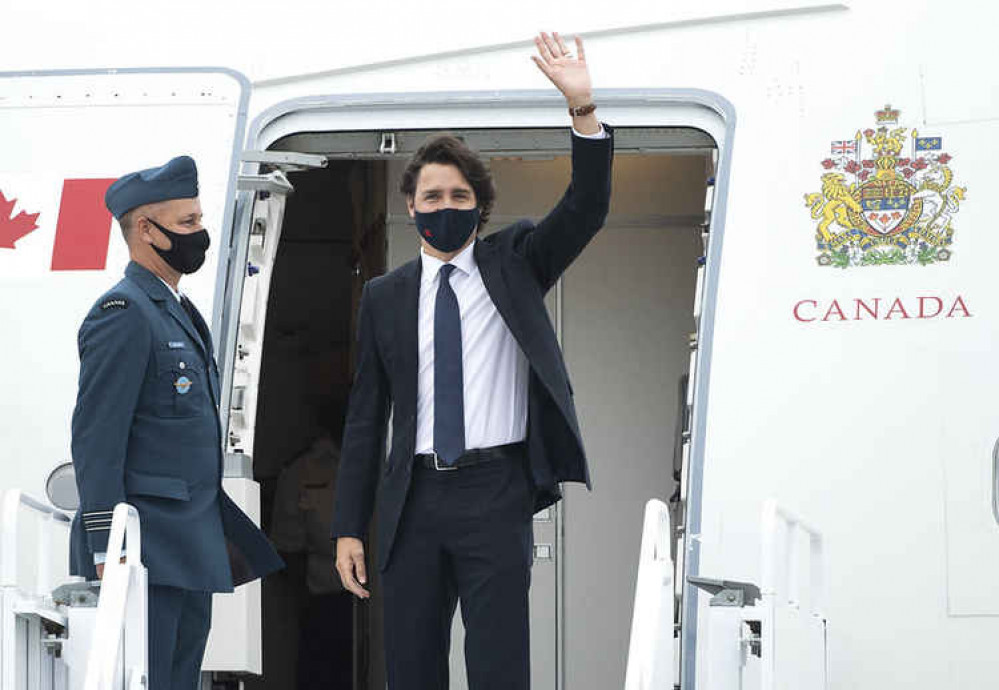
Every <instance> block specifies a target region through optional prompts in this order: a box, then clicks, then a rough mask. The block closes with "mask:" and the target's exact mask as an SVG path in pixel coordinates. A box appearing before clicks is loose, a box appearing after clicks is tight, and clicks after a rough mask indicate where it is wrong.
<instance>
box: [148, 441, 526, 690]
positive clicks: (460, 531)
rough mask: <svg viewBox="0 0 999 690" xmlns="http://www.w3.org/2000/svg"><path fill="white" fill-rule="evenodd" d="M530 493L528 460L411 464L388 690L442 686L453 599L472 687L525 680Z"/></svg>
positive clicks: (510, 687) (388, 596)
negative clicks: (444, 466) (448, 467)
mask: <svg viewBox="0 0 999 690" xmlns="http://www.w3.org/2000/svg"><path fill="white" fill-rule="evenodd" d="M397 471H398V470H397ZM533 493H534V492H533V488H532V484H531V482H530V481H529V480H528V477H527V470H526V460H524V461H518V460H512V461H511V460H496V461H493V462H489V463H484V464H481V465H474V466H471V467H462V468H460V469H458V470H453V471H444V472H440V471H437V470H431V469H426V468H424V467H422V466H420V465H418V464H417V465H416V466H415V467H414V468H413V480H412V484H411V486H410V489H409V495H408V497H407V499H406V505H405V507H404V508H403V515H402V520H401V521H400V524H399V528H398V532H397V534H396V538H395V542H394V544H393V547H392V554H391V558H390V559H389V563H388V567H387V568H386V569H385V571H384V573H383V577H382V586H383V591H384V594H385V660H386V666H387V672H388V690H447V689H448V653H449V651H450V640H451V623H452V620H453V617H454V612H455V605H456V603H457V602H458V601H459V600H460V602H461V616H462V620H463V622H464V625H465V666H466V671H467V676H468V687H469V690H494V689H495V690H528V689H529V688H530V641H529V633H530V627H529V617H528V590H529V588H530V585H531V565H532V562H533V550H534V534H533V529H532V513H533V505H534V496H533ZM153 690H156V689H155V688H154V689H153Z"/></svg>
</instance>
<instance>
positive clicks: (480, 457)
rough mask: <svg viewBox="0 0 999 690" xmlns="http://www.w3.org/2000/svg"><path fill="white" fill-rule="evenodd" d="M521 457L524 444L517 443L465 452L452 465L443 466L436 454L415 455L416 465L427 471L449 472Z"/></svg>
mask: <svg viewBox="0 0 999 690" xmlns="http://www.w3.org/2000/svg"><path fill="white" fill-rule="evenodd" d="M523 457H524V444H523V442H519V443H507V444H506V445H504V446H492V447H491V448H472V449H471V450H466V451H465V452H464V453H463V454H462V455H461V457H459V458H458V461H457V462H456V463H455V464H453V465H445V464H444V461H443V460H442V459H441V458H440V457H438V455H437V453H418V454H417V455H416V464H417V465H420V466H421V467H425V468H426V469H428V470H437V471H438V472H450V471H453V470H457V469H461V468H462V467H471V466H473V465H482V464H484V463H487V462H495V461H497V460H519V459H521V458H523Z"/></svg>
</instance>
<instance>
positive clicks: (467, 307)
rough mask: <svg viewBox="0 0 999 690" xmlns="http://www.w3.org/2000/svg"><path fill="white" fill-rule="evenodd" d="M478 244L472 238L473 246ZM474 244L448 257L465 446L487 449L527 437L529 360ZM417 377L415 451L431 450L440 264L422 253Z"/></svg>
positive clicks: (432, 444) (432, 441)
mask: <svg viewBox="0 0 999 690" xmlns="http://www.w3.org/2000/svg"><path fill="white" fill-rule="evenodd" d="M477 241H478V240H476V242H477ZM474 247H475V242H473V243H472V244H470V245H468V247H466V248H465V249H464V250H463V251H462V252H461V253H460V254H458V255H457V256H456V257H454V258H453V259H451V261H450V262H448V263H451V264H453V265H454V267H455V270H454V271H452V272H451V278H450V283H451V289H452V290H454V294H455V296H456V297H457V298H458V309H459V310H460V312H461V365H462V376H463V379H464V389H465V390H464V409H465V448H468V449H471V448H489V447H491V446H500V445H504V444H506V443H516V442H518V441H523V440H524V439H525V438H526V436H527V373H528V369H527V367H528V364H527V357H525V356H524V353H523V352H522V351H521V349H520V346H519V345H518V344H517V341H516V340H514V337H513V334H512V333H510V329H509V328H507V325H506V322H505V321H503V317H502V316H500V314H499V312H498V311H496V305H495V304H493V300H492V298H491V297H490V296H489V293H488V292H487V291H486V286H485V284H484V283H483V282H482V275H481V274H480V273H479V267H478V265H477V264H476V263H475V255H474V253H473V249H474ZM420 261H421V262H422V265H423V273H422V275H421V277H420V304H419V317H418V319H419V322H418V323H419V328H418V344H419V373H418V378H417V397H416V452H417V453H430V452H433V449H434V311H435V306H436V300H437V287H438V285H439V284H440V269H441V266H443V265H444V262H443V261H441V260H440V259H435V258H434V257H432V256H430V255H429V254H426V253H425V252H423V251H422V250H421V251H420Z"/></svg>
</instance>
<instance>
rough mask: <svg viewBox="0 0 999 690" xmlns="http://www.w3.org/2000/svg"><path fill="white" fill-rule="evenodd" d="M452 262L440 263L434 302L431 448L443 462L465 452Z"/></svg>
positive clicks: (451, 461)
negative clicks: (432, 447)
mask: <svg viewBox="0 0 999 690" xmlns="http://www.w3.org/2000/svg"><path fill="white" fill-rule="evenodd" d="M453 270H454V266H452V265H451V264H444V265H443V266H441V270H440V273H439V274H438V275H439V278H440V285H438V286H437V301H436V303H435V306H434V451H436V453H437V455H438V456H439V457H440V459H441V460H442V463H441V464H443V465H453V464H454V463H455V461H457V460H458V458H459V457H460V456H461V454H462V453H464V452H465V386H464V380H463V377H462V367H461V311H460V310H459V309H458V298H457V297H456V296H455V294H454V290H452V289H451V282H450V278H451V272H452V271H453Z"/></svg>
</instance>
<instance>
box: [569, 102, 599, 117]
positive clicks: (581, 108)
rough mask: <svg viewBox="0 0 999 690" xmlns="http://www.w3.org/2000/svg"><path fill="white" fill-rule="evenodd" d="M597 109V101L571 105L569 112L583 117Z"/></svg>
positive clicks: (574, 115)
mask: <svg viewBox="0 0 999 690" xmlns="http://www.w3.org/2000/svg"><path fill="white" fill-rule="evenodd" d="M596 109H597V106H596V104H595V103H587V104H586V105H577V106H575V107H574V106H571V105H570V106H569V114H570V115H572V116H573V117H582V116H583V115H589V114H590V113H592V112H593V111H594V110H596Z"/></svg>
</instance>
